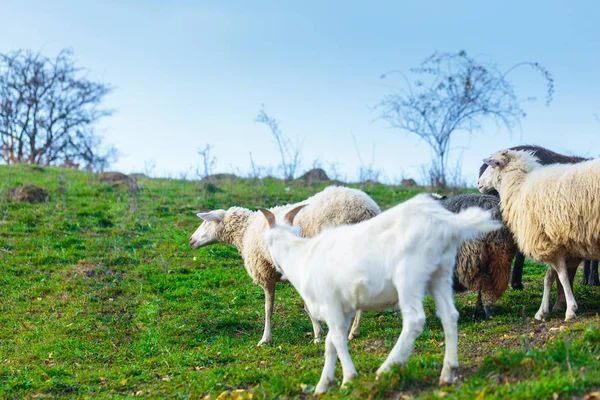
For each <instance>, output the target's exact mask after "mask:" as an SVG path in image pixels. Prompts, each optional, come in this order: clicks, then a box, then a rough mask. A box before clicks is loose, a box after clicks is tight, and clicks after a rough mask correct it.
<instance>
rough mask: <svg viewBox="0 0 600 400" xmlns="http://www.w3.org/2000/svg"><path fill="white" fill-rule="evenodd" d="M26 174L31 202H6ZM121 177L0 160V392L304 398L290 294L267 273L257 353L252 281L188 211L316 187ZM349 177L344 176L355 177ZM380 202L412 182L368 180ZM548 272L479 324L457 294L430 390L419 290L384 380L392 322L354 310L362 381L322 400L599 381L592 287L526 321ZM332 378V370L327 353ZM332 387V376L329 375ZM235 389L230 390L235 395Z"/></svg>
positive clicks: (308, 362) (430, 332) (305, 380)
mask: <svg viewBox="0 0 600 400" xmlns="http://www.w3.org/2000/svg"><path fill="white" fill-rule="evenodd" d="M23 183H33V184H36V185H39V186H41V187H43V188H45V189H47V190H49V192H50V200H49V201H48V202H46V203H40V204H26V203H18V202H15V201H12V200H10V199H9V196H8V192H9V189H10V188H16V187H17V186H19V185H21V184H23ZM139 186H140V189H139V191H137V193H136V204H135V206H136V208H137V210H136V211H135V212H134V204H133V199H132V195H131V192H130V191H128V190H127V187H126V185H124V184H109V183H103V182H100V181H99V179H98V178H97V177H96V176H95V175H93V174H88V173H85V172H80V171H72V170H64V169H54V168H43V169H42V168H35V167H29V166H17V167H7V166H0V361H1V364H0V396H1V397H2V398H34V397H46V396H52V397H65V398H67V397H68V398H72V397H80V398H86V397H88V398H109V397H111V398H114V397H153V398H198V397H202V396H205V395H209V396H211V397H215V398H216V397H219V396H220V395H221V394H222V393H223V392H228V393H226V394H224V395H222V396H221V398H227V397H231V398H235V397H236V396H237V397H238V398H239V397H240V396H246V397H250V396H254V398H279V397H303V398H304V397H311V396H312V395H311V394H310V393H305V392H310V391H311V390H312V388H313V385H315V384H316V382H317V381H318V379H319V375H320V372H321V368H322V366H323V351H324V347H323V345H313V344H312V338H311V337H310V332H311V331H312V330H311V324H310V320H309V319H308V317H307V316H306V314H305V313H304V311H303V308H302V301H301V299H300V297H299V296H298V295H297V294H296V292H295V291H294V289H293V288H292V287H291V286H289V285H284V284H279V285H278V287H277V293H276V306H275V315H274V328H273V345H272V346H270V347H261V348H257V347H256V343H257V342H258V341H259V339H260V337H261V335H262V328H263V322H264V301H263V292H262V289H261V288H260V287H258V286H256V285H254V284H253V283H252V281H251V279H250V278H249V277H248V275H247V274H246V271H245V269H244V268H243V263H242V260H241V259H240V257H239V255H238V254H237V251H236V250H235V249H233V248H230V247H228V246H225V245H214V246H211V247H207V248H204V249H201V250H198V251H194V250H192V249H191V248H190V247H189V246H188V238H189V236H190V235H191V233H192V232H193V231H194V230H195V229H196V228H197V226H198V224H199V222H200V220H199V219H198V218H197V217H196V216H195V211H197V210H207V209H214V208H228V207H229V206H232V205H239V206H244V207H249V208H254V207H255V206H256V205H266V206H272V205H275V204H281V203H288V202H295V201H300V200H302V199H304V198H306V197H308V196H309V195H312V194H314V193H315V192H317V191H319V190H321V189H322V188H323V187H324V186H325V185H324V184H322V185H320V186H314V187H307V186H306V185H305V184H303V183H291V184H286V183H284V182H282V181H279V180H276V179H265V180H261V181H254V180H240V181H238V182H230V181H219V182H215V183H214V184H211V185H204V184H202V183H200V182H189V181H177V180H167V179H148V178H144V177H140V178H139ZM354 186H355V187H356V185H354ZM363 190H365V191H366V192H367V193H369V194H370V195H371V196H372V197H373V198H374V199H375V200H376V201H377V202H378V203H379V204H380V205H381V206H382V208H388V207H390V206H392V205H394V204H396V203H398V202H401V201H402V200H404V199H406V198H408V197H411V196H413V195H414V194H415V193H416V191H417V189H407V188H402V187H394V186H385V185H380V184H373V185H367V186H365V187H364V188H363ZM544 272H545V267H543V266H538V265H536V264H533V263H530V262H527V264H526V268H525V277H524V281H525V285H526V288H525V290H524V291H521V292H517V291H512V290H510V289H509V290H508V291H507V293H506V294H505V296H504V297H503V298H502V299H501V300H500V302H499V305H498V309H497V316H496V317H495V318H494V319H493V320H491V321H479V320H475V321H474V320H473V319H472V318H471V315H472V313H473V310H474V305H475V296H474V295H473V294H466V295H460V296H456V302H457V308H458V310H459V312H460V313H461V318H460V321H459V361H460V363H461V367H460V375H461V378H460V383H459V384H458V385H455V386H452V387H448V388H443V389H440V388H438V387H437V380H438V377H439V373H440V370H441V367H442V359H443V331H442V327H441V324H440V322H439V321H438V320H437V318H436V317H435V308H434V306H433V302H432V301H431V300H430V299H427V301H426V314H427V323H426V327H425V330H424V332H423V334H422V335H421V336H420V338H419V339H418V340H417V342H416V345H415V350H414V353H413V356H412V357H411V359H410V361H409V362H408V364H407V365H406V366H404V367H397V368H396V369H394V371H393V373H391V374H389V375H387V376H385V377H384V378H383V379H381V380H375V370H376V369H377V368H378V367H379V365H380V364H381V363H382V362H383V360H384V359H385V356H387V354H388V352H389V351H390V350H391V347H392V346H393V344H394V343H395V341H396V340H397V338H398V335H399V334H400V330H401V318H400V317H399V314H398V313H397V312H396V311H394V310H387V311H384V312H378V313H374V312H370V313H365V314H364V319H363V324H362V329H361V335H360V337H359V338H358V339H356V340H354V341H352V342H351V343H350V352H351V355H352V357H353V360H354V362H355V364H356V367H357V370H358V373H359V378H358V379H357V381H356V382H354V383H353V384H352V385H351V386H349V387H347V388H344V389H340V388H339V386H336V387H335V388H332V390H331V391H330V392H329V393H328V394H327V396H326V398H338V397H350V398H367V397H369V398H384V397H385V398H403V397H402V396H403V395H404V396H408V397H406V398H410V397H415V398H438V397H445V398H448V399H449V398H465V399H472V398H508V397H510V398H553V396H554V397H556V396H558V397H560V398H567V397H571V396H575V395H583V394H585V393H588V392H590V391H593V390H597V388H599V387H600V374H598V373H597V372H598V371H600V318H599V317H598V311H599V309H600V289H599V288H590V287H582V286H581V285H579V284H576V285H575V296H576V298H577V300H578V304H579V311H578V318H577V319H576V321H574V322H569V323H565V322H563V318H564V314H563V313H562V312H557V313H552V314H551V316H550V318H549V320H548V322H547V323H539V322H537V321H534V320H533V315H534V313H535V311H536V310H537V308H538V307H539V302H540V299H541V294H542V285H541V283H542V279H543V275H544ZM336 378H338V380H339V379H341V368H340V366H339V363H338V367H337V370H336ZM338 383H339V381H338ZM236 389H242V390H243V392H235V393H233V392H232V391H234V390H236Z"/></svg>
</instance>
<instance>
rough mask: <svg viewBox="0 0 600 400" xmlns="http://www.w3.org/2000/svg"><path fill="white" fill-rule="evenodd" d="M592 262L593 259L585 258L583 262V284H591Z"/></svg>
mask: <svg viewBox="0 0 600 400" xmlns="http://www.w3.org/2000/svg"><path fill="white" fill-rule="evenodd" d="M591 264H592V261H591V260H585V261H584V262H583V276H582V277H581V284H582V285H587V284H589V282H590V281H589V279H590V272H591V268H590V267H591Z"/></svg>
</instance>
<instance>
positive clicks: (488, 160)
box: [483, 158, 506, 168]
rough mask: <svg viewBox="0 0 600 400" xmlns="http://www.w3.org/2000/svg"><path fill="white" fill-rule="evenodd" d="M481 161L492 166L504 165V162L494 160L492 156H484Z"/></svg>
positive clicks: (500, 166)
mask: <svg viewBox="0 0 600 400" xmlns="http://www.w3.org/2000/svg"><path fill="white" fill-rule="evenodd" d="M483 162H484V163H486V164H487V165H489V166H490V167H492V168H504V166H505V165H506V162H504V161H500V160H495V159H493V158H484V159H483Z"/></svg>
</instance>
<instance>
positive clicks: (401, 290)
mask: <svg viewBox="0 0 600 400" xmlns="http://www.w3.org/2000/svg"><path fill="white" fill-rule="evenodd" d="M417 265H419V264H417ZM404 278H405V279H404V282H402V281H401V282H397V283H396V288H397V290H398V304H399V305H400V310H401V311H402V332H400V337H399V338H398V341H397V342H396V344H395V345H394V348H393V349H392V351H391V352H390V354H389V355H388V357H387V359H386V360H385V361H384V362H383V364H381V367H379V369H378V370H377V375H378V376H379V375H381V374H383V373H385V372H388V371H389V370H390V368H391V367H392V366H393V365H395V364H403V363H405V362H406V360H408V357H410V353H411V352H412V349H413V346H414V343H415V339H416V338H417V337H418V336H419V335H420V334H421V332H422V331H423V325H425V311H424V310H423V297H424V295H425V282H418V279H419V278H420V277H413V279H412V280H411V279H408V278H409V277H404ZM448 284H450V281H448ZM400 285H401V286H400Z"/></svg>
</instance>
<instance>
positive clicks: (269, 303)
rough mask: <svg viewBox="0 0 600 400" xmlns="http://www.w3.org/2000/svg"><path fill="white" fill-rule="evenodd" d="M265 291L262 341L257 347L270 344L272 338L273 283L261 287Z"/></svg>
mask: <svg viewBox="0 0 600 400" xmlns="http://www.w3.org/2000/svg"><path fill="white" fill-rule="evenodd" d="M263 290H264V291H265V331H264V332H263V336H262V339H260V342H258V345H259V346H264V345H266V344H271V341H272V339H273V336H272V334H271V318H272V317H273V303H274V301H275V282H273V283H268V284H267V285H265V286H264V287H263Z"/></svg>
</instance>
